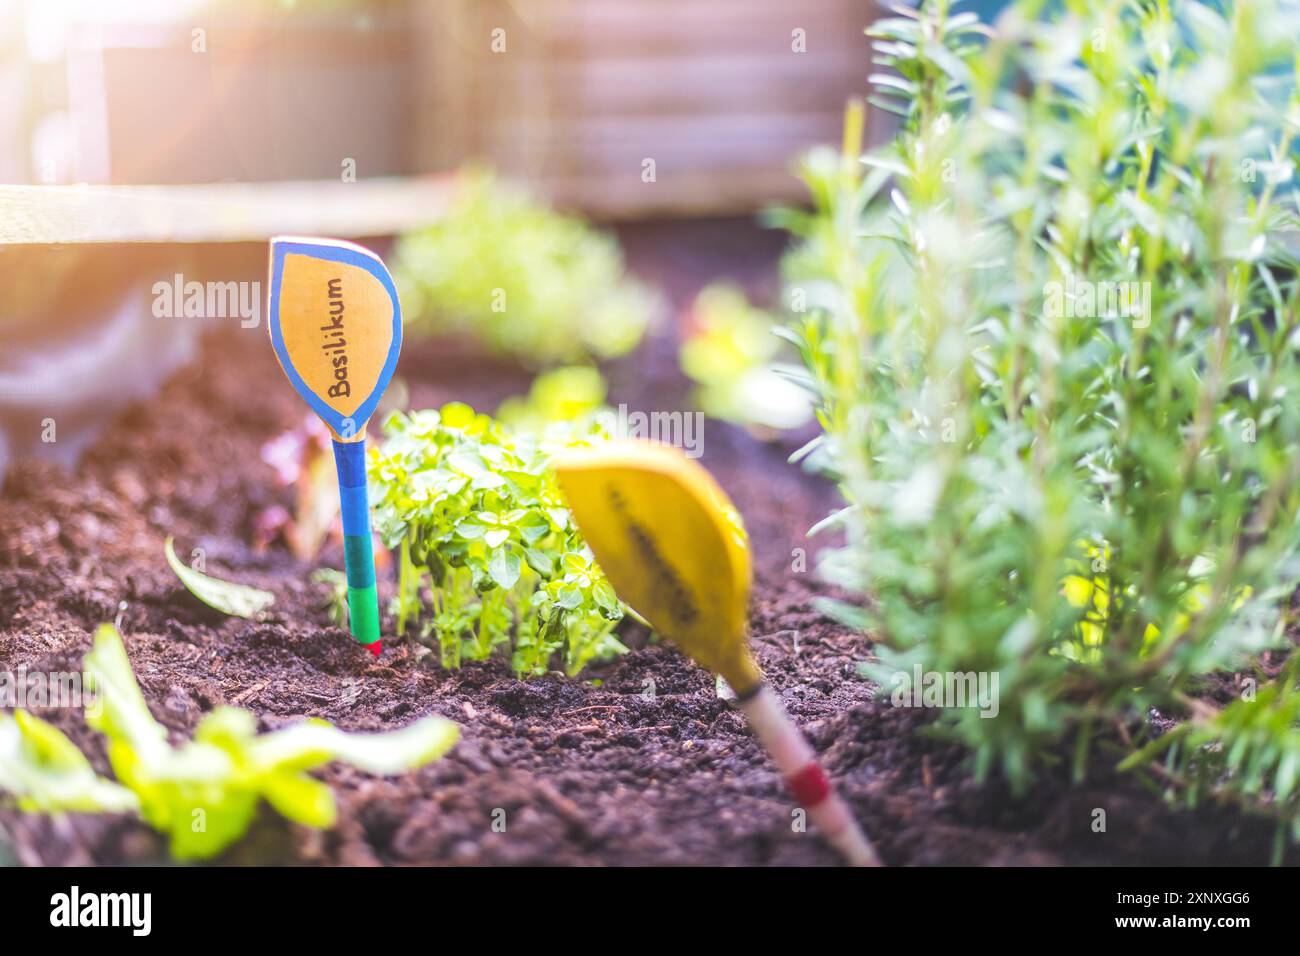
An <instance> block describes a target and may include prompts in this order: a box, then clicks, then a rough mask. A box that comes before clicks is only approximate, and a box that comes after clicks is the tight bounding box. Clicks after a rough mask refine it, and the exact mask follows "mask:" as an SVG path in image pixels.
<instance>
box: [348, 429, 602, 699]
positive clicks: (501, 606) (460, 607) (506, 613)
mask: <svg viewBox="0 0 1300 956" xmlns="http://www.w3.org/2000/svg"><path fill="white" fill-rule="evenodd" d="M384 435H385V438H386V440H385V442H384V445H383V447H382V449H380V450H379V451H377V452H374V453H372V457H371V462H370V479H371V483H372V487H373V488H374V493H373V495H372V498H373V500H374V502H375V504H374V511H375V526H376V529H377V530H378V532H379V534H380V536H381V537H382V538H383V540H384V543H385V544H386V545H387V546H388V547H394V548H398V549H399V559H398V560H399V568H400V571H399V581H398V597H397V601H396V615H397V629H398V631H399V633H400V632H403V631H405V630H406V628H407V626H408V625H411V624H418V625H419V627H420V634H421V636H423V637H425V638H433V639H435V640H436V642H437V644H438V647H439V649H440V654H441V660H442V663H443V665H444V666H445V667H449V668H455V667H459V666H460V664H461V662H462V661H464V660H483V659H485V658H487V657H488V656H489V655H491V654H492V652H493V651H494V649H496V648H497V647H505V648H507V649H508V651H509V653H510V656H511V660H512V663H513V665H514V668H515V670H516V671H517V672H518V673H519V674H521V675H528V674H540V673H544V672H545V671H546V670H547V668H548V666H549V661H550V659H551V657H552V655H554V654H557V653H559V654H560V655H561V657H562V659H563V666H564V669H565V671H566V672H567V673H568V674H570V675H574V674H577V673H578V672H579V671H581V670H582V668H583V667H584V666H585V665H586V664H587V663H588V662H589V661H591V660H593V659H595V658H604V657H608V656H610V655H611V654H615V653H619V652H621V651H622V650H623V646H622V644H620V643H619V642H618V640H617V639H616V638H615V637H614V635H613V629H614V626H615V625H616V624H617V623H618V621H619V620H620V619H621V618H622V616H623V610H622V606H621V605H620V603H619V601H618V599H617V597H615V595H614V590H613V588H612V587H610V585H609V582H608V581H606V580H605V577H604V575H603V574H602V573H601V571H600V569H599V568H598V567H597V566H596V565H595V564H594V562H593V560H592V556H591V552H590V550H589V549H588V548H587V546H586V544H585V543H584V542H583V540H582V537H581V536H580V535H579V533H578V530H577V528H576V527H575V526H574V524H573V521H572V517H571V515H570V514H569V510H568V508H567V507H566V505H565V503H564V499H563V497H562V496H561V494H560V492H559V488H558V486H557V485H556V482H555V477H554V474H553V472H551V471H550V470H549V469H548V468H547V465H546V461H547V455H548V453H550V452H551V451H553V450H554V449H555V448H556V447H559V446H567V445H571V444H582V443H587V442H593V441H601V440H604V438H605V436H604V433H603V432H602V431H601V430H600V428H599V427H598V426H596V425H595V424H584V423H581V422H578V423H567V424H566V423H560V424H559V425H557V426H555V427H553V428H552V429H550V430H549V431H548V432H547V433H546V434H544V435H540V436H539V435H536V434H533V433H531V432H518V433H516V432H513V431H511V430H509V429H507V428H505V427H503V426H502V425H501V424H499V423H498V422H495V421H493V420H492V418H490V417H489V416H487V415H482V414H477V413H475V412H474V410H473V409H472V408H470V407H469V406H467V405H461V404H451V405H446V406H444V407H443V408H442V409H440V410H436V411H435V410H429V411H422V412H416V413H414V414H412V415H410V416H407V415H403V414H401V413H394V414H393V415H391V416H390V417H389V418H388V420H387V421H386V422H385V423H384Z"/></svg>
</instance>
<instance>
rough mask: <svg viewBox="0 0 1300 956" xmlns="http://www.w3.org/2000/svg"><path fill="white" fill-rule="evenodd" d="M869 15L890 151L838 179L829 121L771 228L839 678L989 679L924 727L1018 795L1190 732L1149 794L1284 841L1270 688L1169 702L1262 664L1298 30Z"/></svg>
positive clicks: (1285, 798)
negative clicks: (1220, 801)
mask: <svg viewBox="0 0 1300 956" xmlns="http://www.w3.org/2000/svg"><path fill="white" fill-rule="evenodd" d="M895 14H896V15H894V16H890V17H887V18H885V19H883V20H880V21H878V22H877V23H876V24H875V25H874V26H873V27H872V28H871V30H870V31H869V32H870V33H871V35H872V36H873V37H874V41H875V42H874V48H875V62H876V63H877V64H879V65H880V66H881V67H883V68H886V69H887V71H888V72H886V71H885V70H882V72H881V73H880V74H879V75H877V76H874V77H872V81H873V83H874V85H875V88H876V91H877V95H876V97H875V98H874V100H873V102H874V103H875V104H876V105H877V106H878V107H880V108H883V109H886V110H889V111H891V112H893V113H895V114H897V115H898V117H899V123H900V129H899V132H898V134H897V136H896V137H895V138H894V139H893V141H892V142H890V143H889V144H888V145H886V146H885V147H884V148H882V149H878V150H875V151H872V152H868V153H867V154H866V155H865V156H862V157H861V163H858V162H855V160H857V159H858V150H856V149H854V148H852V144H853V143H854V142H855V140H856V139H857V136H856V135H855V134H854V131H853V126H854V125H855V120H854V113H853V112H852V111H851V113H850V119H851V122H850V124H849V125H850V130H849V135H847V136H846V143H849V144H850V148H849V149H848V150H847V151H846V153H845V155H843V156H841V157H835V156H833V155H831V154H829V153H828V152H826V151H822V152H820V153H818V154H816V155H814V156H812V157H810V158H809V160H808V162H807V163H806V164H805V166H804V173H805V176H806V178H807V179H808V181H809V185H810V188H811V191H812V194H813V198H814V204H815V210H814V213H813V214H812V215H811V216H808V217H804V218H802V219H800V218H799V217H792V218H791V219H789V220H788V221H789V222H790V223H791V224H792V225H794V226H795V227H796V228H798V229H799V230H800V231H801V232H802V233H803V235H804V237H805V242H804V243H803V245H802V246H801V247H800V249H799V250H798V251H797V252H796V253H795V254H794V255H793V256H792V257H791V259H790V260H789V262H788V263H787V276H788V278H789V281H790V284H791V286H792V288H793V289H796V290H799V291H801V292H803V293H806V295H807V301H808V305H809V306H810V308H809V310H808V311H807V312H806V313H805V314H804V315H803V316H802V317H801V318H800V319H799V321H798V322H797V323H796V326H795V329H794V331H793V334H792V335H791V338H792V339H793V340H794V341H795V342H796V344H797V345H798V347H799V348H800V351H801V355H802V358H803V362H804V364H805V367H806V368H807V371H808V373H809V377H810V380H811V383H812V385H813V387H814V388H815V391H816V393H817V396H818V403H819V407H818V417H819V420H820V422H821V424H822V425H823V427H824V429H825V435H824V436H823V437H822V438H821V439H819V441H818V442H817V444H816V446H815V447H813V448H809V449H806V450H805V453H808V454H812V455H813V456H814V459H815V460H816V461H817V462H819V463H820V464H822V465H823V466H825V467H826V468H828V469H829V470H830V471H831V472H832V473H834V474H835V475H836V476H837V477H838V479H839V482H840V486H841V488H842V489H843V492H844V495H845V497H846V499H847V501H848V503H849V506H848V507H847V508H846V509H845V510H844V511H843V512H842V513H841V514H840V515H838V517H837V521H838V523H840V524H842V525H844V526H845V527H846V529H847V531H848V535H849V545H848V547H847V548H846V549H843V550H841V551H839V552H837V553H835V554H833V555H832V556H831V557H830V558H829V559H828V561H827V563H826V569H827V570H828V571H829V572H830V573H831V574H832V575H833V576H834V578H835V579H836V580H838V581H840V582H841V583H843V584H845V585H848V586H851V587H853V588H856V589H859V590H861V591H864V592H868V593H870V594H871V595H872V598H873V600H872V602H871V603H870V605H869V606H868V607H863V608H858V607H847V606H841V607H840V608H839V611H840V613H842V614H843V615H844V616H845V617H846V619H849V620H852V621H854V622H855V623H857V624H859V625H861V626H863V627H866V628H869V629H870V630H871V632H872V635H873V637H874V638H875V639H876V640H877V641H878V642H879V643H878V654H879V660H878V662H877V663H875V664H873V665H872V666H871V667H869V668H868V671H869V673H870V674H871V675H873V676H874V677H875V678H876V679H877V680H879V681H881V682H882V683H883V684H884V685H885V687H886V693H888V688H889V687H891V686H897V683H896V675H898V674H899V673H909V672H910V671H911V669H912V666H913V665H914V664H920V665H921V666H922V667H923V668H924V669H925V670H927V671H939V672H943V673H953V672H972V671H989V672H996V673H997V674H998V675H999V678H1000V711H999V714H998V716H997V717H996V718H992V719H989V718H985V717H981V716H980V711H979V708H974V707H968V708H951V709H949V710H947V711H945V712H944V715H943V718H942V719H943V724H944V726H946V727H947V728H948V729H949V730H950V731H952V732H953V733H955V734H956V735H957V736H958V737H959V738H960V739H961V740H963V741H965V743H966V744H968V745H969V746H970V747H971V748H972V750H973V752H974V754H975V757H976V766H977V769H978V771H979V772H980V773H981V774H983V773H985V772H988V771H991V770H993V769H994V768H997V769H999V770H1000V771H1002V772H1003V773H1005V774H1006V775H1007V776H1008V777H1009V778H1010V779H1011V780H1012V781H1014V782H1015V783H1016V784H1017V785H1023V784H1024V783H1025V782H1026V780H1027V779H1028V777H1029V776H1030V775H1031V773H1032V771H1033V768H1034V767H1035V765H1036V764H1040V763H1041V762H1042V761H1044V760H1048V759H1051V758H1052V756H1053V755H1055V754H1057V753H1059V752H1061V749H1062V745H1063V744H1066V742H1067V741H1072V744H1073V750H1072V752H1073V754H1074V756H1075V764H1074V765H1075V768H1076V771H1077V772H1079V773H1082V772H1083V769H1084V768H1085V767H1086V765H1087V761H1088V757H1089V754H1090V753H1091V752H1092V749H1091V748H1092V744H1093V742H1094V740H1095V739H1096V737H1097V735H1098V733H1099V732H1103V731H1104V732H1106V733H1107V734H1108V735H1109V736H1110V737H1112V739H1120V740H1127V739H1129V736H1130V735H1131V734H1136V735H1137V736H1138V738H1139V739H1137V740H1136V742H1135V744H1136V746H1141V745H1142V740H1141V739H1140V737H1141V736H1142V735H1144V734H1149V733H1150V732H1151V731H1150V730H1149V729H1148V725H1147V724H1146V722H1145V720H1144V717H1145V715H1146V714H1147V713H1148V712H1149V711H1150V709H1151V708H1161V709H1162V710H1165V712H1173V713H1179V714H1183V715H1188V716H1195V719H1193V720H1192V721H1191V723H1189V725H1188V729H1187V730H1185V731H1181V732H1179V734H1178V735H1177V736H1176V737H1172V738H1168V739H1162V741H1161V742H1160V743H1158V744H1157V745H1155V749H1159V748H1161V747H1166V748H1167V747H1173V746H1174V745H1175V744H1176V745H1177V748H1178V754H1179V755H1180V757H1181V760H1182V763H1181V764H1179V762H1178V761H1175V762H1174V764H1175V765H1171V766H1169V767H1166V768H1165V770H1167V771H1169V772H1172V773H1173V774H1174V777H1168V776H1166V779H1174V778H1177V779H1181V780H1183V781H1184V782H1186V780H1187V779H1188V774H1189V773H1190V772H1191V771H1192V769H1193V767H1194V766H1195V765H1196V764H1197V761H1198V760H1204V763H1203V766H1205V767H1207V768H1212V770H1213V774H1221V775H1226V777H1225V776H1219V777H1217V778H1215V779H1217V780H1218V787H1219V789H1220V790H1225V789H1226V790H1235V791H1236V792H1237V793H1239V794H1241V795H1244V796H1247V797H1249V798H1250V802H1252V803H1253V804H1254V805H1256V806H1262V807H1266V808H1268V809H1271V810H1275V811H1278V812H1279V814H1280V816H1281V817H1282V818H1283V819H1289V820H1291V821H1295V820H1297V819H1300V817H1298V816H1297V814H1296V806H1297V803H1296V799H1295V775H1296V772H1297V761H1300V756H1297V754H1300V736H1298V735H1300V731H1298V730H1297V727H1296V714H1295V706H1296V705H1295V696H1294V681H1293V680H1291V681H1290V682H1288V683H1287V684H1286V685H1285V686H1283V685H1278V686H1276V687H1275V688H1274V689H1273V690H1272V691H1270V694H1269V695H1268V696H1267V697H1266V696H1265V695H1264V694H1263V693H1262V692H1261V694H1260V697H1259V699H1258V700H1256V701H1253V702H1247V701H1243V702H1241V703H1239V704H1233V705H1232V706H1231V707H1229V708H1227V709H1225V710H1223V711H1222V713H1206V712H1204V707H1205V705H1194V704H1192V703H1191V698H1190V697H1189V696H1188V693H1187V692H1188V690H1189V689H1190V688H1191V687H1192V686H1194V685H1193V681H1194V679H1195V678H1196V676H1197V675H1201V674H1205V673H1207V672H1211V671H1215V670H1219V669H1224V668H1235V667H1240V666H1243V664H1245V663H1247V662H1248V661H1249V660H1250V658H1251V656H1252V655H1254V654H1255V653H1256V652H1258V651H1260V650H1261V649H1263V648H1266V647H1269V646H1273V645H1276V644H1279V643H1280V642H1281V640H1282V636H1283V631H1284V627H1285V624H1286V620H1285V616H1284V615H1285V611H1286V607H1287V605H1288V601H1289V599H1290V596H1291V594H1292V592H1293V591H1294V589H1295V586H1296V583H1297V580H1298V579H1300V568H1298V566H1297V553H1296V552H1297V545H1298V544H1300V534H1298V532H1297V512H1298V509H1300V481H1297V479H1298V478H1300V403H1298V402H1297V395H1298V394H1300V363H1298V361H1297V360H1298V359H1300V350H1298V346H1300V339H1298V335H1297V321H1298V310H1297V305H1298V302H1300V283H1298V282H1297V248H1298V247H1297V241H1296V240H1297V225H1298V222H1297V191H1296V185H1295V182H1296V181H1295V176H1294V173H1293V163H1294V154H1295V148H1294V141H1295V140H1294V138H1295V136H1296V133H1297V129H1298V127H1300V100H1298V99H1297V96H1296V93H1295V88H1294V71H1293V68H1294V66H1295V63H1294V58H1295V57H1296V37H1297V35H1300V10H1298V8H1297V5H1296V4H1294V3H1276V2H1263V0H1261V2H1249V3H1237V4H1235V5H1231V6H1230V7H1228V8H1227V11H1226V12H1223V13H1221V12H1218V8H1215V7H1211V6H1207V5H1204V4H1199V3H1190V2H1166V0H1141V2H1132V0H1122V2H1121V0H1102V2H1082V0H1067V2H1065V3H1062V4H1046V3H1041V2H1022V3H1018V4H1015V5H1013V7H1012V8H1011V9H1009V10H1008V11H1006V13H1004V15H1003V16H1002V17H1001V18H1000V19H999V21H998V23H997V28H996V30H989V29H988V28H986V27H983V26H982V25H980V24H979V23H978V22H977V20H976V18H975V16H974V15H973V14H963V13H956V14H955V13H952V12H951V10H950V4H949V3H947V2H943V0H940V2H936V3H926V4H924V5H923V6H922V7H921V9H920V11H919V12H918V11H916V10H912V9H909V8H903V7H899V8H897V9H896V11H895ZM856 123H858V124H859V126H858V128H859V129H860V116H859V118H858V119H857V120H856ZM1115 283H1130V284H1131V285H1129V286H1124V287H1120V286H1118V285H1108V284H1115ZM891 681H894V683H891ZM1143 753H1145V752H1143ZM1147 763H1148V761H1146V760H1145V759H1140V760H1138V761H1137V764H1141V765H1143V766H1146V765H1147ZM1135 765H1136V764H1135ZM1296 832H1297V835H1300V829H1297V831H1296Z"/></svg>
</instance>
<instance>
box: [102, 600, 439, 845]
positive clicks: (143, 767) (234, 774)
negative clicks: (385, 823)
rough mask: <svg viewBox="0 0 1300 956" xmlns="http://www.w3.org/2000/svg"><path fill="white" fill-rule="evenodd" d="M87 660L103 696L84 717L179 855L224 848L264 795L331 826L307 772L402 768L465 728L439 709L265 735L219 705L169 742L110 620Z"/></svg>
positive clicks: (327, 799)
mask: <svg viewBox="0 0 1300 956" xmlns="http://www.w3.org/2000/svg"><path fill="white" fill-rule="evenodd" d="M85 666H86V671H87V679H88V680H89V681H90V682H91V685H92V687H93V688H94V689H95V690H96V691H98V692H99V694H100V697H101V702H102V707H101V712H100V713H99V714H98V715H91V716H88V718H87V719H88V720H89V721H90V723H91V726H93V727H95V728H96V729H98V730H100V731H102V732H103V733H104V734H105V735H106V736H107V737H108V738H109V760H110V761H111V763H112V765H113V771H114V773H116V774H117V777H118V779H119V780H120V781H121V782H122V783H123V784H125V785H126V786H127V787H129V788H130V789H131V790H132V791H133V792H134V794H135V795H136V796H137V797H138V798H139V802H140V812H141V814H142V816H143V817H144V819H145V820H146V821H147V822H148V823H149V824H150V825H151V826H153V827H154V828H155V829H157V830H160V831H161V832H163V833H166V834H167V835H168V837H169V839H170V843H171V851H172V854H173V855H174V856H175V857H177V858H178V859H202V858H207V857H212V856H215V855H216V854H218V853H220V852H221V851H222V850H224V849H225V848H226V847H228V846H229V845H230V844H231V843H233V842H234V841H236V840H238V839H239V838H240V837H241V836H243V834H244V833H245V832H246V831H247V829H248V827H249V825H250V824H251V823H252V821H253V818H254V816H255V815H256V813H257V807H258V804H259V802H260V801H261V800H265V801H266V802H267V803H269V804H270V805H271V806H272V807H273V808H274V809H275V810H276V812H278V813H279V814H280V815H281V816H283V817H286V818H287V819H289V820H293V821H294V822H296V823H301V824H304V825H306V826H310V827H316V828H327V827H330V826H333V825H334V822H335V819H336V813H337V811H336V806H335V801H334V794H333V792H332V791H331V790H330V788H329V787H328V786H326V785H325V784H324V783H322V782H321V781H319V780H316V779H315V778H313V777H310V776H308V775H307V771H309V770H313V769H316V768H318V767H320V766H322V765H324V764H326V763H329V762H330V761H333V760H343V761H345V762H347V763H350V764H352V765H353V766H356V767H358V768H360V769H362V770H365V771H367V772H370V773H376V774H384V775H387V774H395V773H400V772H403V771H406V770H410V769H413V768H415V767H419V766H422V765H424V764H426V763H428V762H430V761H432V760H435V759H437V758H438V757H440V756H442V755H443V754H444V753H446V752H447V751H448V750H449V749H450V748H451V746H452V745H453V744H454V743H455V742H456V739H457V737H458V736H459V728H457V726H456V725H455V724H454V723H452V722H451V721H449V720H445V719H443V718H441V717H426V718H424V719H422V720H418V721H416V722H415V723H413V724H410V725H409V726H407V727H403V728H401V729H399V730H394V731H388V732H386V733H375V734H348V733H345V732H343V731H341V730H338V729H337V728H335V727H333V726H332V725H330V724H329V723H327V722H325V721H322V720H307V721H304V722H303V723H301V724H297V725H295V726H292V727H287V728H285V729H283V730H277V731H273V732H271V733H268V734H262V735H260V736H259V735H258V733H257V719H256V717H254V715H253V714H252V713H250V712H249V711H246V710H241V709H239V708H235V707H219V708H217V709H216V710H214V711H213V712H212V713H210V714H208V715H207V716H206V717H204V718H203V720H202V721H200V723H199V725H198V727H197V728H196V730H195V733H194V739H193V740H191V741H189V742H188V743H185V744H182V745H181V746H179V747H173V746H171V744H169V743H168V741H167V733H166V730H165V729H164V728H163V727H162V726H161V725H159V724H158V723H157V721H155V720H154V719H153V716H152V715H151V714H150V713H149V708H148V706H147V705H146V703H145V700H144V695H143V694H141V693H140V687H139V685H138V684H137V683H136V680H135V675H134V674H133V673H132V671H131V665H130V661H129V660H128V659H127V656H126V649H125V647H124V646H123V644H122V638H121V635H119V634H118V632H117V629H116V628H114V627H113V626H112V625H109V624H105V625H102V626H101V627H100V628H99V631H98V633H97V634H96V636H95V646H94V649H93V650H92V651H91V653H90V654H89V655H88V656H87V657H86V665H85Z"/></svg>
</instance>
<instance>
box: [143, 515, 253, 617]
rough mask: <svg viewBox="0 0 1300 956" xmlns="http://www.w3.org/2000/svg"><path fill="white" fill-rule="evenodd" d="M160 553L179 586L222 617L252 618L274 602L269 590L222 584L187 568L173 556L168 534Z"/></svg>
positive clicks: (244, 585)
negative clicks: (183, 587) (228, 615)
mask: <svg viewBox="0 0 1300 956" xmlns="http://www.w3.org/2000/svg"><path fill="white" fill-rule="evenodd" d="M163 554H164V555H166V557H167V563H168V564H169V565H171V569H172V570H173V571H175V572H176V576H177V577H178V578H180V579H181V583H182V584H184V585H185V587H186V588H188V589H189V592H190V593H191V594H193V595H194V596H195V597H196V598H198V599H199V600H200V601H202V602H203V603H204V604H206V605H207V606H208V607H210V608H215V609H216V610H218V611H220V612H221V613H222V614H230V615H232V616H234V617H253V616H255V615H256V614H258V613H260V612H261V611H264V610H265V609H266V608H268V607H270V606H271V604H272V603H273V602H274V601H275V595H274V594H272V593H271V592H270V591H263V590H261V589H260V588H254V587H249V586H248V585H246V584H233V583H231V582H229V581H222V580H219V579H218V578H214V577H209V576H208V575H206V574H204V573H202V572H201V571H195V570H194V569H193V568H190V567H186V566H185V565H184V564H182V563H181V561H180V559H179V558H177V557H176V550H175V547H174V545H173V542H172V536H171V535H168V536H167V540H166V541H165V542H164V543H163Z"/></svg>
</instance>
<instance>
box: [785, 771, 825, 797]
mask: <svg viewBox="0 0 1300 956" xmlns="http://www.w3.org/2000/svg"><path fill="white" fill-rule="evenodd" d="M786 784H787V785H788V786H789V787H790V792H791V793H792V794H793V795H794V798H795V799H796V800H798V801H799V803H800V804H801V805H802V806H805V807H815V806H817V804H819V803H821V802H822V801H823V800H825V799H826V798H827V797H829V796H830V795H831V782H830V780H828V779H827V778H826V771H825V770H823V769H822V768H821V766H820V765H818V764H815V763H810V764H808V765H807V766H806V767H804V768H803V769H802V770H800V771H799V772H798V773H796V774H792V775H791V776H789V777H787V778H786Z"/></svg>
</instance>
